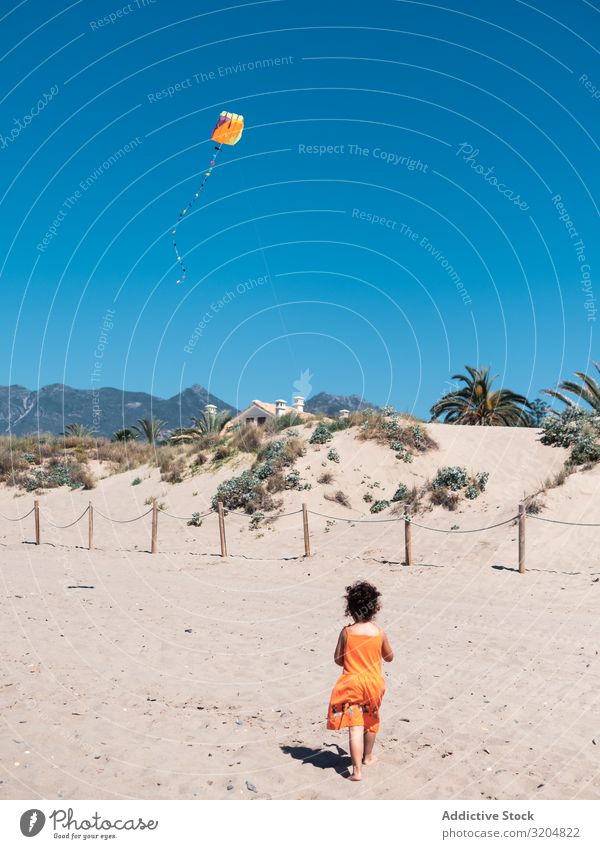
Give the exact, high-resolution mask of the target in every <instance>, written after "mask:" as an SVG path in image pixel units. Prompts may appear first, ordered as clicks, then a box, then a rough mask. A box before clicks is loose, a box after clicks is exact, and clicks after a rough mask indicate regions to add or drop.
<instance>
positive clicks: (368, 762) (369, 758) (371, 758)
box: [363, 755, 379, 766]
mask: <svg viewBox="0 0 600 849" xmlns="http://www.w3.org/2000/svg"><path fill="white" fill-rule="evenodd" d="M377 760H379V759H378V758H377V757H375V755H367V756H366V758H363V764H364V765H365V766H370V765H371V764H374V763H375V761H377Z"/></svg>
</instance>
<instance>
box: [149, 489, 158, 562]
mask: <svg viewBox="0 0 600 849" xmlns="http://www.w3.org/2000/svg"><path fill="white" fill-rule="evenodd" d="M157 537H158V502H157V501H156V498H153V499H152V542H151V543H150V554H156V544H157Z"/></svg>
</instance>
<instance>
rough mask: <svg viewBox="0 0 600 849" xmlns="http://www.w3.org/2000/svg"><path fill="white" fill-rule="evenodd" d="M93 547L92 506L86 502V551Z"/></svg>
mask: <svg viewBox="0 0 600 849" xmlns="http://www.w3.org/2000/svg"><path fill="white" fill-rule="evenodd" d="M93 547H94V505H93V504H92V502H91V501H90V502H88V549H89V550H90V551H91V550H92V548H93Z"/></svg>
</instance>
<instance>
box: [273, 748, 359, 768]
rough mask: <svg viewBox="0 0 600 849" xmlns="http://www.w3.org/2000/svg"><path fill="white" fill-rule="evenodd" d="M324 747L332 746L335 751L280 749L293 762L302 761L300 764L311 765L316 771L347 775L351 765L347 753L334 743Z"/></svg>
mask: <svg viewBox="0 0 600 849" xmlns="http://www.w3.org/2000/svg"><path fill="white" fill-rule="evenodd" d="M325 745H326V746H327V745H330V746H333V747H334V748H335V749H336V750H337V751H336V752H331V751H329V750H327V749H311V748H310V747H309V746H281V747H280V748H281V751H282V752H283V754H284V755H289V756H290V757H291V758H294V760H297V761H302V763H306V764H311V765H312V766H315V767H317V769H332V770H334V771H335V772H337V773H338V775H343V774H344V773H347V772H348V768H349V767H350V765H351V763H352V761H351V760H350V755H349V754H348V752H346V750H345V749H342V748H341V747H340V746H338V745H337V744H336V743H329V744H327V743H326V744H325Z"/></svg>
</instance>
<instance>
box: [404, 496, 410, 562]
mask: <svg viewBox="0 0 600 849" xmlns="http://www.w3.org/2000/svg"><path fill="white" fill-rule="evenodd" d="M410 519H411V516H410V507H407V508H406V510H405V511H404V562H405V564H406V565H407V566H411V565H412V525H411V521H410Z"/></svg>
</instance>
